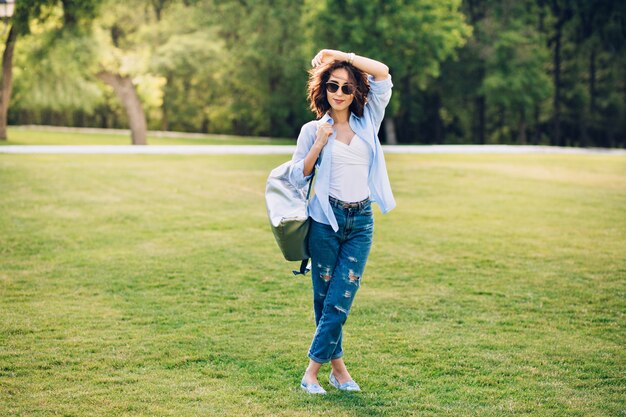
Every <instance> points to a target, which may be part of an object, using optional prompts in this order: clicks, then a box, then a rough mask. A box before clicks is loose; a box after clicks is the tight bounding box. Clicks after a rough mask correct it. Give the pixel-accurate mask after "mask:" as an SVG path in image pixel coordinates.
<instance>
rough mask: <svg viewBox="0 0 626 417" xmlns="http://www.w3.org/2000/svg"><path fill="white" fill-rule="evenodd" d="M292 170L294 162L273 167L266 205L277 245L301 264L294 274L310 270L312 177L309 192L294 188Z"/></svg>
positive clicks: (268, 179)
mask: <svg viewBox="0 0 626 417" xmlns="http://www.w3.org/2000/svg"><path fill="white" fill-rule="evenodd" d="M292 169H293V164H292V161H288V162H285V163H284V164H282V165H280V166H278V167H276V168H274V169H273V170H272V172H270V175H269V177H268V178H267V183H266V186H265V205H266V207H267V216H268V217H269V221H270V227H271V229H272V233H273V234H274V238H275V239H276V243H277V244H278V247H279V248H280V250H281V252H282V253H283V256H284V257H285V259H286V260H288V261H301V263H300V269H299V270H297V271H293V273H294V275H298V274H303V275H304V274H306V273H307V272H308V271H309V268H307V264H308V261H309V248H308V239H307V236H308V234H309V224H310V221H311V220H310V218H309V212H308V204H309V195H310V194H311V185H312V183H313V176H312V177H311V179H310V180H309V187H308V191H307V192H306V193H305V192H304V189H299V188H296V187H294V186H293V185H292V184H291V182H290V181H289V173H290V172H291V170H292Z"/></svg>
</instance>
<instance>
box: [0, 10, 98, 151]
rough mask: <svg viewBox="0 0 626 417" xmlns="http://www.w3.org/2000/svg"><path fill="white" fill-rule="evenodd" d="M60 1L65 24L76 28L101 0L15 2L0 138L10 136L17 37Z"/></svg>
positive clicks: (0, 96) (1, 84) (0, 87)
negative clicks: (9, 124) (9, 120)
mask: <svg viewBox="0 0 626 417" xmlns="http://www.w3.org/2000/svg"><path fill="white" fill-rule="evenodd" d="M59 3H60V4H61V6H62V10H63V18H62V21H63V26H64V27H65V28H67V29H70V30H74V29H77V28H79V27H80V25H81V24H82V23H84V22H85V21H88V20H90V19H92V18H93V17H94V16H95V15H96V12H97V9H98V5H99V3H100V0H82V1H75V0H61V1H58V0H19V1H17V2H16V5H15V13H14V15H13V17H12V18H11V20H10V22H9V23H8V25H9V33H8V35H7V38H6V41H5V46H4V52H3V54H2V80H1V81H0V140H6V139H7V113H8V110H9V103H10V99H11V92H12V89H13V55H14V51H15V45H16V42H17V39H18V38H19V37H20V36H24V35H26V34H28V33H29V32H30V24H31V21H32V20H38V21H42V20H45V19H46V18H48V17H49V16H50V15H51V14H50V13H49V10H50V9H51V8H52V7H54V6H56V5H58V4H59Z"/></svg>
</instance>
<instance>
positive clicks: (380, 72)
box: [311, 49, 389, 81]
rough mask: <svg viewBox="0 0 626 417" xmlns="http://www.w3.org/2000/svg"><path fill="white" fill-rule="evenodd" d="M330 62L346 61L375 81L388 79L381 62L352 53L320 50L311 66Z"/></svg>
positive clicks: (385, 67) (386, 68)
mask: <svg viewBox="0 0 626 417" xmlns="http://www.w3.org/2000/svg"><path fill="white" fill-rule="evenodd" d="M332 61H348V62H350V63H351V64H352V65H354V66H355V67H357V68H358V69H360V70H361V71H364V72H366V73H367V74H369V75H371V76H373V77H374V80H375V81H383V80H386V79H387V78H388V77H389V67H387V65H385V64H383V63H382V62H379V61H376V60H374V59H370V58H366V57H364V56H360V55H356V54H354V53H352V52H341V51H335V50H334V49H322V50H321V51H319V52H318V53H317V55H315V58H313V60H312V61H311V65H312V66H314V67H317V66H318V65H321V64H325V63H327V62H332Z"/></svg>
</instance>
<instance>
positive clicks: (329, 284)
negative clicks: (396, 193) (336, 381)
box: [309, 198, 374, 363]
mask: <svg viewBox="0 0 626 417" xmlns="http://www.w3.org/2000/svg"><path fill="white" fill-rule="evenodd" d="M331 206H332V207H333V211H334V212H335V217H336V218H337V223H338V225H339V230H338V231H337V232H335V231H334V230H333V229H332V228H331V227H330V226H329V225H327V224H323V223H318V222H316V221H313V220H312V221H311V227H310V229H309V252H310V255H311V265H312V267H311V272H312V273H311V279H312V281H313V309H314V311H315V324H316V326H317V329H316V331H315V336H314V337H313V342H312V343H311V348H310V349H309V358H311V359H313V360H314V361H315V362H318V363H326V362H329V361H330V360H332V359H338V358H340V357H342V356H343V348H342V346H341V342H342V329H343V325H344V324H345V322H346V320H347V318H348V314H349V313H350V307H351V306H352V301H353V300H354V296H355V295H356V292H357V290H358V289H359V287H360V285H361V277H362V275H363V271H364V270H365V263H366V262H367V257H368V256H369V252H370V248H371V246H372V235H373V232H374V217H373V215H372V206H371V203H370V201H369V199H368V200H364V201H363V202H361V203H359V204H358V206H357V207H350V208H346V207H344V203H342V202H340V201H337V200H334V199H332V198H331Z"/></svg>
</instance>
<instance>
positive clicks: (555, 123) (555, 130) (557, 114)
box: [551, 24, 561, 145]
mask: <svg viewBox="0 0 626 417" xmlns="http://www.w3.org/2000/svg"><path fill="white" fill-rule="evenodd" d="M556 31H557V32H556V35H554V41H555V45H554V101H553V103H552V107H553V111H554V114H553V116H552V117H553V119H552V140H551V142H552V144H553V145H561V25H560V24H557V27H556Z"/></svg>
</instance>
